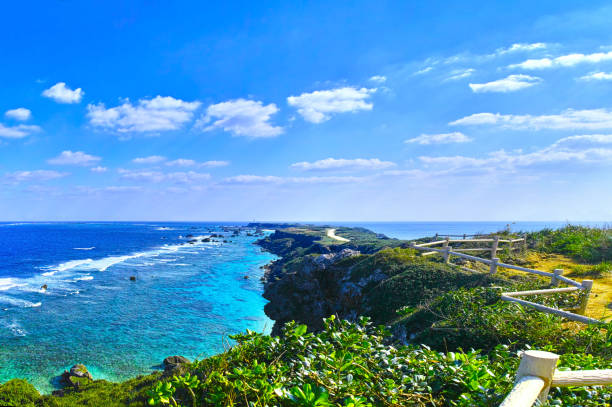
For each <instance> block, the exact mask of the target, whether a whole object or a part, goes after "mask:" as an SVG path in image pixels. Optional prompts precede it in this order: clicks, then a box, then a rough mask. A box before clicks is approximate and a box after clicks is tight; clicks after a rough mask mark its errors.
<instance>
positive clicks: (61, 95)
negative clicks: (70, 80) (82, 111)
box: [42, 82, 85, 103]
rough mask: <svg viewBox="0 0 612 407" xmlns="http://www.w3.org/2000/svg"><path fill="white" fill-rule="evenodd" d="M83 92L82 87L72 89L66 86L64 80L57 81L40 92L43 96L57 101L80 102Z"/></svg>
mask: <svg viewBox="0 0 612 407" xmlns="http://www.w3.org/2000/svg"><path fill="white" fill-rule="evenodd" d="M84 94H85V92H83V89H81V88H77V89H75V90H72V89H70V88H69V87H67V86H66V82H58V83H56V84H55V85H53V86H51V87H50V88H49V89H45V90H44V91H43V93H42V95H43V96H44V97H47V98H50V99H53V100H55V101H56V102H57V103H80V102H81V99H82V98H83V95H84Z"/></svg>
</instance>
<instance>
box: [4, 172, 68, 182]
mask: <svg viewBox="0 0 612 407" xmlns="http://www.w3.org/2000/svg"><path fill="white" fill-rule="evenodd" d="M67 175H68V173H66V172H58V171H51V170H34V171H16V172H9V173H6V174H5V175H4V179H5V180H7V181H8V182H12V183H20V182H42V181H49V180H52V179H57V178H62V177H65V176H67Z"/></svg>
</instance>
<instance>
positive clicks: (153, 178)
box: [118, 168, 210, 184]
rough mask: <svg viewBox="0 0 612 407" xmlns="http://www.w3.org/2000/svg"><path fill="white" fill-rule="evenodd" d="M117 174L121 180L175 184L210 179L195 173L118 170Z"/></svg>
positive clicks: (206, 175)
mask: <svg viewBox="0 0 612 407" xmlns="http://www.w3.org/2000/svg"><path fill="white" fill-rule="evenodd" d="M118 172H119V174H120V176H121V178H123V179H126V180H131V181H140V182H154V183H159V182H174V183H177V184H192V183H195V182H201V181H206V180H208V179H210V174H205V173H200V172H195V171H186V172H182V171H177V172H161V171H133V170H125V169H121V168H120V169H119V170H118Z"/></svg>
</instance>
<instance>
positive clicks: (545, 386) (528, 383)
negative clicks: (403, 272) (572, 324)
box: [410, 235, 612, 407]
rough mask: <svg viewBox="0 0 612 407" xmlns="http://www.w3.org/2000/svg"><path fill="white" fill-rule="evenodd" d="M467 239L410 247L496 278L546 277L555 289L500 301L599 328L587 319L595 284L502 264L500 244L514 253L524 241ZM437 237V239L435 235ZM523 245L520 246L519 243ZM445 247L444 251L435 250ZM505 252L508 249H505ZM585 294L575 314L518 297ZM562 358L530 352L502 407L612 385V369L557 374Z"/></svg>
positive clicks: (512, 295)
mask: <svg viewBox="0 0 612 407" xmlns="http://www.w3.org/2000/svg"><path fill="white" fill-rule="evenodd" d="M466 236H467V235H464V238H463V239H456V240H452V239H450V236H447V237H446V239H444V240H434V241H433V242H428V243H420V244H416V243H414V242H413V243H411V245H410V247H412V248H414V249H416V250H420V251H422V252H423V253H422V255H423V256H429V255H433V254H440V255H442V256H443V258H444V261H445V262H446V263H450V261H451V256H457V257H460V258H464V259H467V260H472V261H476V262H480V263H484V264H487V265H488V266H489V273H490V274H494V273H496V272H497V269H498V268H499V267H502V268H507V269H512V270H517V271H522V272H525V273H530V274H536V275H539V276H543V277H550V283H551V286H553V287H555V288H547V289H543V290H530V291H514V292H506V293H502V294H501V299H502V300H504V301H511V302H516V303H518V304H521V305H525V306H528V307H532V308H535V309H537V310H539V311H542V312H546V313H549V314H554V315H558V316H560V317H564V318H567V319H570V320H573V321H578V322H583V323H586V324H599V323H601V321H599V320H597V319H593V318H589V317H587V316H585V315H584V313H585V310H586V306H587V304H588V301H589V295H590V293H591V288H592V287H593V281H592V280H583V281H582V282H580V283H579V282H577V281H574V280H572V279H570V278H567V277H564V276H563V270H561V269H556V270H554V271H553V272H552V273H550V272H547V271H542V270H535V269H530V268H527V267H521V266H515V265H514V264H507V263H503V262H501V261H500V259H499V258H498V257H497V252H498V251H499V250H501V249H502V248H501V247H500V244H504V243H507V244H508V247H507V248H508V249H509V250H513V249H514V248H516V246H515V247H514V248H513V245H514V244H517V243H519V242H522V244H523V246H522V247H523V248H524V247H525V239H524V238H521V239H505V240H504V239H500V238H499V237H497V236H496V237H493V238H475V239H467V238H466ZM436 237H437V235H436ZM453 243H491V246H490V247H484V248H466V249H454V248H453V247H452V245H451V244H453ZM519 244H520V243H519ZM439 245H442V247H441V248H439V249H438V248H435V247H432V246H439ZM504 249H505V248H504ZM466 251H474V252H476V251H489V252H490V257H491V258H490V259H485V258H482V257H477V256H472V255H469V254H465V253H463V252H466ZM462 268H463V269H464V270H468V271H472V272H476V270H473V269H470V268H467V267H462ZM560 283H564V284H567V285H569V287H559V284H560ZM579 290H580V291H582V296H581V299H580V303H579V304H578V306H576V307H574V308H571V309H572V310H575V311H576V313H573V312H569V311H567V310H561V309H556V308H552V307H548V306H545V305H542V304H538V303H535V302H532V301H527V300H524V299H521V298H519V297H526V296H531V295H553V294H558V293H567V292H575V291H579ZM558 360H559V356H558V355H556V354H554V353H550V352H543V351H535V350H529V351H526V352H523V354H522V355H521V363H520V365H519V368H518V371H517V373H516V379H515V382H514V388H513V389H512V391H511V392H510V393H509V394H508V396H507V397H506V398H505V399H504V401H503V403H502V404H501V405H500V407H529V406H532V405H533V404H534V403H535V402H536V401H538V400H539V401H540V402H544V401H545V400H546V397H547V396H548V391H549V389H550V387H567V386H592V385H612V369H610V370H580V371H560V370H559V371H558V370H556V367H557V361H558Z"/></svg>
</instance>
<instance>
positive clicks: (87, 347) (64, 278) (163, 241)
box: [0, 224, 275, 392]
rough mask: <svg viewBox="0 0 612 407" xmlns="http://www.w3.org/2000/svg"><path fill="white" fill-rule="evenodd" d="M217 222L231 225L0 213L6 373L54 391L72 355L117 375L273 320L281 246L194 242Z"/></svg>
mask: <svg viewBox="0 0 612 407" xmlns="http://www.w3.org/2000/svg"><path fill="white" fill-rule="evenodd" d="M211 232H212V233H224V232H222V229H221V228H220V226H219V225H216V224H196V225H194V224H46V225H43V224H36V225H32V224H29V225H28V224H25V225H24V224H21V225H7V224H3V225H2V224H0V383H2V382H5V381H6V380H9V379H11V378H14V377H20V378H26V379H28V380H30V381H31V382H32V383H33V384H34V385H35V386H36V387H37V388H38V389H39V390H41V391H44V392H49V391H51V390H52V389H53V388H54V383H56V379H55V378H56V376H57V375H59V374H60V373H61V372H62V371H63V370H64V369H66V368H67V367H69V366H71V365H73V364H74V363H83V364H85V365H86V366H87V367H88V368H89V369H90V370H91V372H92V374H93V375H94V377H95V378H104V379H108V380H112V381H119V380H123V379H126V378H130V377H134V376H136V375H138V374H144V373H149V372H151V371H152V370H153V369H156V368H159V365H160V363H161V362H162V360H163V359H164V358H165V357H166V356H169V355H176V354H178V355H184V356H186V357H188V358H191V359H193V358H197V357H199V358H201V357H204V356H207V355H211V354H215V353H218V352H221V351H223V338H224V336H226V335H228V334H232V333H236V332H241V331H244V330H245V329H247V328H248V329H252V330H256V331H260V332H262V331H263V332H267V331H269V329H270V328H271V325H272V322H271V321H270V320H269V319H268V318H267V317H266V316H265V314H264V313H263V307H264V305H265V303H266V300H264V299H263V298H262V296H261V293H262V284H261V282H260V278H261V276H262V275H263V270H262V269H261V266H263V265H265V264H267V263H268V262H270V261H271V260H273V259H274V258H275V257H274V256H273V255H271V254H269V253H265V252H262V251H261V249H260V248H259V247H258V246H256V245H254V244H253V242H254V241H255V240H256V239H257V238H256V237H249V236H246V235H245V234H244V233H243V234H241V236H239V237H230V236H231V233H224V234H225V235H226V236H227V237H225V239H228V240H231V243H229V242H228V243H222V242H218V243H202V242H197V243H195V244H189V243H188V241H189V240H192V239H193V238H191V237H189V238H188V237H186V236H187V235H191V234H192V235H194V236H206V235H209V234H210V233H211ZM130 276H135V277H136V281H130ZM245 276H248V279H245ZM43 284H47V286H48V288H47V290H42V289H41V286H42V285H43Z"/></svg>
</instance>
